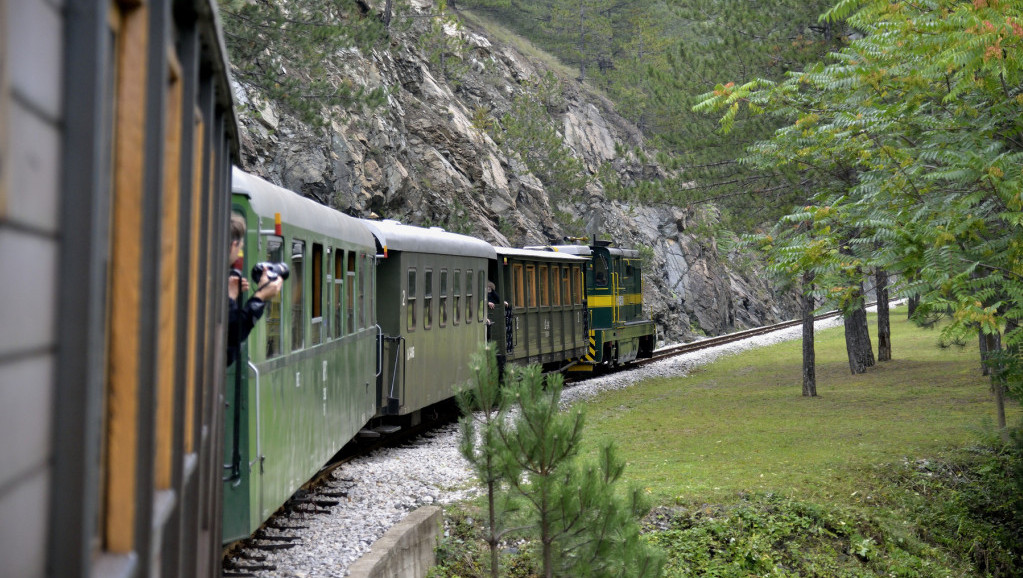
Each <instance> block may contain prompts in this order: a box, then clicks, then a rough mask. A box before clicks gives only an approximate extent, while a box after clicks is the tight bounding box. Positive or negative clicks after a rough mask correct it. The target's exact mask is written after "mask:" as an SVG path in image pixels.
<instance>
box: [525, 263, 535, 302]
mask: <svg viewBox="0 0 1023 578" xmlns="http://www.w3.org/2000/svg"><path fill="white" fill-rule="evenodd" d="M526 305H527V306H528V307H536V267H535V266H533V265H526Z"/></svg>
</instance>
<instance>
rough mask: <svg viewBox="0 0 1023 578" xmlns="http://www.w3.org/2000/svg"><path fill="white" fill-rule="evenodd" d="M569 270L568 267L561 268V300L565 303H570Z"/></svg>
mask: <svg viewBox="0 0 1023 578" xmlns="http://www.w3.org/2000/svg"><path fill="white" fill-rule="evenodd" d="M570 275H571V270H570V269H569V268H568V267H562V268H561V302H562V303H564V304H565V305H571V304H572V286H571V282H570V281H569V276H570Z"/></svg>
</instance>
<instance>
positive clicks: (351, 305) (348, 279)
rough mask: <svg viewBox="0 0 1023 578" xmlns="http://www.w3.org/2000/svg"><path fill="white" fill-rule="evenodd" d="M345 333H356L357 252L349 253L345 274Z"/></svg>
mask: <svg viewBox="0 0 1023 578" xmlns="http://www.w3.org/2000/svg"><path fill="white" fill-rule="evenodd" d="M345 287H347V289H346V290H345V331H346V332H347V333H349V334H351V333H355V252H353V251H349V252H348V271H347V272H346V273H345Z"/></svg>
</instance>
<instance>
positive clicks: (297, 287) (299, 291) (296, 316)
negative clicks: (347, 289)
mask: <svg viewBox="0 0 1023 578" xmlns="http://www.w3.org/2000/svg"><path fill="white" fill-rule="evenodd" d="M303 257H305V241H299V240H297V239H296V240H294V241H292V242H291V279H290V280H289V284H290V287H289V289H291V350H292V351H298V350H299V349H302V348H303V347H305V284H304V283H303V282H302V281H303V274H304V272H303V271H302V260H303Z"/></svg>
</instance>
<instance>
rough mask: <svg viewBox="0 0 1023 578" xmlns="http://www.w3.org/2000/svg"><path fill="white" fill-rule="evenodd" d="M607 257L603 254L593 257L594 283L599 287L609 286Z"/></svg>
mask: <svg viewBox="0 0 1023 578" xmlns="http://www.w3.org/2000/svg"><path fill="white" fill-rule="evenodd" d="M607 281H608V275H607V259H606V258H605V257H604V256H603V255H595V256H594V259H593V283H594V284H595V285H596V286H597V287H607Z"/></svg>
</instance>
